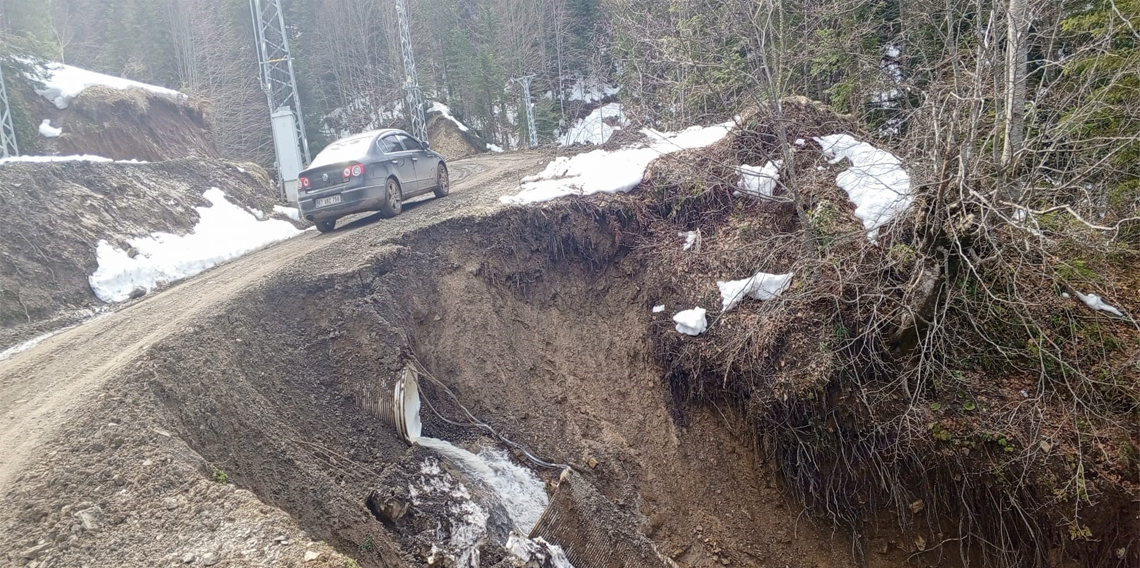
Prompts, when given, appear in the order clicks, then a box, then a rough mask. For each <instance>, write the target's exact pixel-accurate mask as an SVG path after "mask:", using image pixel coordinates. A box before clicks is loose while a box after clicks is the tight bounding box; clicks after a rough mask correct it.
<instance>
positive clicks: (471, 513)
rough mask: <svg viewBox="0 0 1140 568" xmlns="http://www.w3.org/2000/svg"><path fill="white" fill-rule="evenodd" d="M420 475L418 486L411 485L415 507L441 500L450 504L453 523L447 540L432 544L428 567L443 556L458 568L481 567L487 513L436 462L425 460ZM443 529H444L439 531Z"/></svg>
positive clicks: (448, 513) (448, 508) (409, 488)
mask: <svg viewBox="0 0 1140 568" xmlns="http://www.w3.org/2000/svg"><path fill="white" fill-rule="evenodd" d="M420 473H421V475H420V476H419V478H418V479H416V483H414V484H409V486H408V494H409V495H410V496H411V498H412V504H413V505H415V506H417V507H424V506H425V504H428V503H431V502H433V501H439V500H442V501H444V502H446V503H447V517H448V520H449V521H450V526H449V527H447V528H448V530H447V540H446V541H445V542H438V543H434V544H432V550H431V554H430V555H429V556H428V564H435V563H436V561H438V560H442V559H443V558H441V556H442V557H446V558H448V559H450V560H451V561H452V562H453V565H454V566H457V567H459V568H479V556H480V554H479V548H480V547H481V546H482V545H483V543H484V542H485V541H486V539H487V519H488V515H487V511H485V510H484V509H483V508H482V507H480V506H479V504H478V503H475V502H474V501H472V500H471V493H470V492H468V491H467V488H466V487H464V486H463V485H461V484H460V483H459V482H457V481H456V480H455V478H454V477H452V476H451V474H449V473H447V472H445V471H443V469H442V468H440V467H439V462H438V461H436V460H435V459H428V460H425V461H424V463H423V464H422V465H421V466H420ZM440 529H443V527H442V526H441V527H439V528H437V532H439V530H440Z"/></svg>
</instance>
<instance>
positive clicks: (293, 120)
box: [249, 0, 311, 201]
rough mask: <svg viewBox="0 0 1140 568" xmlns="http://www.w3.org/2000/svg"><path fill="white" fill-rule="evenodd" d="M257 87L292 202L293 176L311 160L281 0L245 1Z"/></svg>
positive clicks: (284, 183)
mask: <svg viewBox="0 0 1140 568" xmlns="http://www.w3.org/2000/svg"><path fill="white" fill-rule="evenodd" d="M249 10H250V14H251V15H252V16H253V35H254V39H255V41H256V42H257V62H258V67H259V68H260V71H261V88H262V90H264V91H265V98H266V101H267V102H268V103H269V114H270V116H271V118H272V121H273V147H274V149H275V150H276V158H277V175H278V179H279V180H280V181H281V182H282V184H283V186H284V188H285V195H286V196H287V198H288V200H289V201H296V183H297V175H298V174H300V173H301V170H302V169H303V168H304V166H305V164H308V163H309V162H310V161H311V158H310V156H309V139H308V137H307V136H306V135H305V119H304V117H303V116H302V115H301V103H300V99H299V98H298V96H297V76H296V74H295V73H294V72H293V57H292V55H291V54H290V53H289V33H288V30H286V29H285V14H284V13H283V12H282V11H281V0H249Z"/></svg>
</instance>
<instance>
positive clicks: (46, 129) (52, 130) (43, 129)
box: [40, 118, 63, 138]
mask: <svg viewBox="0 0 1140 568" xmlns="http://www.w3.org/2000/svg"><path fill="white" fill-rule="evenodd" d="M60 134H63V129H62V128H56V127H54V126H52V125H51V119H47V118H45V119H44V121H43V122H41V123H40V136H43V137H44V138H59V135H60Z"/></svg>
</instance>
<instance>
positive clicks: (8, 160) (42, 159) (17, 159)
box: [0, 154, 146, 165]
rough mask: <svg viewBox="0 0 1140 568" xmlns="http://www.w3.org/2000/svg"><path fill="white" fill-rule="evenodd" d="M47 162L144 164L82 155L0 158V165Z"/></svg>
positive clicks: (136, 161)
mask: <svg viewBox="0 0 1140 568" xmlns="http://www.w3.org/2000/svg"><path fill="white" fill-rule="evenodd" d="M49 162H52V163H54V162H94V163H99V164H109V163H112V162H114V163H116V164H145V163H146V162H144V161H142V160H112V159H111V158H104V157H103V156H91V155H87V154H84V155H82V156H12V157H11V158H0V165H4V164H15V163H28V164H44V163H49Z"/></svg>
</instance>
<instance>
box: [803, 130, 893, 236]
mask: <svg viewBox="0 0 1140 568" xmlns="http://www.w3.org/2000/svg"><path fill="white" fill-rule="evenodd" d="M814 140H815V141H816V143H818V144H819V145H820V147H821V148H823V153H824V155H825V156H828V157H829V158H830V162H831V163H832V164H836V163H839V162H840V161H841V160H843V159H844V158H847V159H848V160H850V161H851V167H850V168H847V169H846V170H844V171H843V172H842V173H840V174H839V175H838V176H837V177H836V178H835V183H836V184H837V185H838V186H839V187H840V188H842V189H843V191H846V192H847V196H848V198H849V199H850V200H851V202H852V203H854V204H855V216H856V217H858V218H859V219H861V220H862V221H863V228H864V229H865V230H866V231H867V239H868V240H870V241H871V242H872V243H876V244H877V243H878V242H879V228H880V227H882V226H883V225H886V224H887V223H889V222H890V221H891V220H892V219H894V218H895V216H897V215H898V214H900V213H902V212H904V211H906V210H907V208H908V207H910V204H911V203H912V202H913V201H914V197H913V196H912V195H911V193H910V176H909V175H907V173H906V170H905V169H903V166H902V162H901V161H900V160H899V159H898V158H897V157H895V155H894V154H891V153H890V152H887V151H885V150H880V149H878V148H876V147H874V146H872V145H870V144H868V143H866V142H860V141H859V140H857V139H855V138H853V137H851V136H849V135H847V134H832V135H829V136H820V137H818V138H814Z"/></svg>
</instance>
